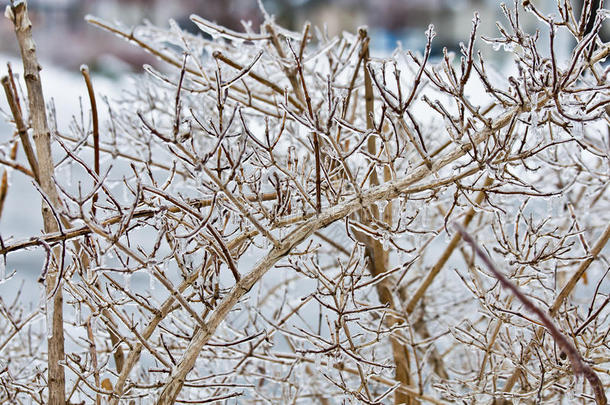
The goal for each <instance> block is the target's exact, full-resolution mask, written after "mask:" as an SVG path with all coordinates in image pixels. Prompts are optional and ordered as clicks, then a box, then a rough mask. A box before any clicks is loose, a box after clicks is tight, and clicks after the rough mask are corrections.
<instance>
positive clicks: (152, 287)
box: [148, 262, 165, 291]
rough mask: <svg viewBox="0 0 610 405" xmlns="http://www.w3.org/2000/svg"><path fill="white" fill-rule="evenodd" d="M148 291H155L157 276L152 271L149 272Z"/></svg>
mask: <svg viewBox="0 0 610 405" xmlns="http://www.w3.org/2000/svg"><path fill="white" fill-rule="evenodd" d="M163 265H164V266H165V262H164V263H163ZM148 289H149V290H150V291H154V290H155V276H154V275H153V272H152V270H151V271H149V272H148Z"/></svg>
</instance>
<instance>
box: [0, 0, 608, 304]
mask: <svg viewBox="0 0 610 405" xmlns="http://www.w3.org/2000/svg"><path fill="white" fill-rule="evenodd" d="M505 1H506V2H507V3H508V4H509V6H510V7H511V8H512V7H513V1H511V0H505ZM595 1H596V3H597V4H599V0H595ZM260 2H261V3H262V4H263V7H264V8H265V9H266V11H267V12H268V13H269V14H271V15H273V16H275V19H276V21H277V22H278V23H279V24H280V25H282V26H283V27H285V28H288V29H292V30H295V31H299V32H300V31H301V30H302V26H303V24H304V23H305V22H306V21H309V22H311V23H313V24H314V25H317V26H318V27H321V28H323V27H325V29H326V30H327V32H328V34H329V35H330V36H333V35H336V34H340V33H341V32H342V31H343V30H346V31H350V32H355V31H356V29H357V28H358V27H359V26H362V25H367V26H368V28H369V34H370V36H371V40H372V46H371V49H372V51H373V52H374V54H376V55H388V54H390V53H391V52H392V50H394V49H395V48H396V46H397V44H398V43H399V42H400V43H401V44H402V46H403V48H404V49H410V50H414V51H422V50H423V49H424V45H425V40H426V37H425V30H426V28H427V27H428V25H429V24H434V26H435V30H436V33H437V36H436V38H435V40H434V42H433V50H432V51H433V58H434V57H435V56H436V57H438V56H439V55H440V54H441V52H442V49H443V47H445V46H446V47H447V48H448V49H449V50H452V51H457V50H458V46H459V43H460V42H467V41H468V38H469V34H470V30H471V28H472V18H473V13H474V11H475V10H478V11H479V13H480V16H481V26H480V29H479V36H480V35H483V36H486V37H496V36H498V30H497V28H496V25H495V23H496V21H501V22H502V23H503V24H507V22H506V20H505V18H504V17H503V15H502V14H501V9H500V1H499V0H260ZM521 2H522V0H518V2H517V3H518V4H521ZM531 2H532V3H533V4H535V5H536V7H538V8H539V9H540V10H542V11H543V12H545V13H551V12H553V10H555V7H556V4H557V0H531ZM9 3H10V0H0V5H1V6H2V9H4V6H6V5H8V4H9ZM572 4H573V5H574V7H575V8H576V9H577V10H579V7H580V6H579V5H580V4H582V0H572ZM28 5H29V10H30V11H29V14H30V18H31V20H32V23H33V33H34V39H35V40H36V44H37V51H38V55H39V59H40V61H41V65H42V67H43V70H42V72H41V76H42V82H43V88H44V93H45V96H46V101H47V102H48V103H50V104H51V105H53V106H54V107H53V116H54V120H57V127H58V128H63V129H65V128H67V127H69V126H70V125H71V124H72V123H73V122H74V121H75V120H80V119H85V120H88V119H89V115H88V114H89V106H88V98H87V96H86V88H85V85H84V82H83V79H82V77H81V75H80V72H79V66H80V65H81V64H87V65H89V67H90V69H91V71H92V74H93V81H94V86H95V89H96V92H97V93H98V94H101V95H107V96H109V97H110V98H113V97H114V96H117V95H118V94H119V93H120V89H121V88H124V87H126V85H125V79H126V77H128V76H130V73H133V72H141V71H142V65H143V64H144V63H151V64H154V62H155V61H154V60H153V59H152V57H151V56H150V55H148V54H147V53H145V52H144V51H143V50H141V49H140V48H138V47H137V46H135V45H133V44H129V43H127V42H125V41H124V40H122V39H120V38H117V37H115V36H113V35H111V34H109V33H107V32H105V31H102V30H100V29H98V28H96V27H93V26H91V25H89V24H87V23H86V22H85V20H84V17H85V15H87V14H91V15H94V16H97V17H100V18H103V19H105V20H108V21H111V22H115V21H116V22H120V23H121V24H123V25H124V26H127V27H130V26H136V25H139V24H141V23H142V22H144V21H145V20H149V21H150V22H151V23H153V24H155V25H158V26H162V27H167V26H168V20H169V19H174V20H176V21H177V22H178V24H179V25H180V26H181V27H183V28H184V29H187V30H189V31H192V32H198V30H197V28H196V27H195V26H194V25H193V24H192V23H191V22H190V20H189V16H190V15H191V14H193V13H194V14H198V15H200V16H202V17H204V18H206V19H208V20H212V21H215V22H216V23H218V24H222V25H225V26H227V27H229V28H232V29H235V30H243V25H242V21H251V22H252V28H253V29H255V30H257V28H258V26H259V25H260V24H261V23H262V22H263V13H262V12H261V10H260V7H259V3H258V0H171V1H168V0H28ZM524 14H525V13H522V14H521V24H522V25H523V26H524V27H525V28H526V30H527V31H529V32H534V31H535V30H536V29H541V31H542V32H541V40H542V44H540V48H544V47H545V45H544V41H545V40H547V39H548V33H545V28H544V27H541V25H540V23H539V21H538V20H537V19H535V18H533V17H531V16H526V15H524ZM528 17H529V18H528ZM570 41H571V40H570V39H569V37H568V36H566V35H564V36H563V37H561V36H558V37H557V44H558V45H557V48H556V50H555V52H556V55H557V56H558V57H560V58H562V59H561V60H562V61H563V62H564V63H566V62H567V61H568V59H567V57H568V56H569V52H570V49H571V46H570V45H571V44H570ZM477 44H479V45H480V44H481V42H480V41H478V42H477ZM540 48H539V49H540ZM482 49H483V52H484V55H485V57H486V58H488V59H492V62H493V65H495V67H496V68H497V69H500V70H504V71H508V70H509V69H510V68H511V66H513V68H514V65H513V64H512V63H510V60H511V59H512V58H514V57H515V55H514V54H513V53H512V52H510V51H505V50H503V49H502V48H500V49H499V52H494V51H493V48H492V47H491V46H483V47H482ZM541 50H542V51H543V52H545V51H544V49H541ZM546 52H548V49H547V50H546ZM6 62H11V63H12V64H13V68H14V71H15V72H16V73H17V74H18V77H21V72H22V68H21V67H20V62H19V59H18V50H17V47H16V41H15V36H14V32H13V27H12V25H11V24H10V22H9V20H8V19H7V18H0V75H4V74H6V69H7V68H6ZM79 99H80V100H81V102H80V103H79ZM81 105H82V106H83V112H84V118H82V117H83V115H81ZM8 111H9V110H8V107H7V104H6V99H5V97H4V96H3V95H2V96H1V97H0V145H2V144H6V142H7V140H9V139H10V138H11V137H12V136H13V135H14V127H13V126H12V125H11V124H10V120H11V116H10V114H9V113H8ZM2 148H3V147H0V155H4V153H5V152H6V151H5V150H4V149H2ZM57 156H60V154H58V155H57ZM18 160H19V161H24V157H23V155H22V152H21V148H20V151H19V156H18ZM59 170H60V173H59V174H58V175H59V176H64V177H67V178H69V177H71V175H70V174H69V173H68V174H66V173H65V172H61V170H62V169H61V168H60V169H59ZM2 171H4V167H0V172H2ZM8 173H9V183H10V184H11V187H10V190H9V192H8V196H7V200H6V204H5V207H4V211H3V213H2V217H1V218H0V237H1V238H2V241H3V242H4V243H10V242H11V241H12V240H15V239H22V238H28V237H30V236H32V235H36V234H39V233H40V232H41V227H42V220H41V216H40V196H39V194H38V192H37V191H36V190H35V188H34V187H33V186H32V184H31V180H30V179H29V178H26V177H25V176H23V175H22V174H21V173H19V172H16V171H11V170H9V171H8ZM43 253H44V252H42V251H41V250H40V249H35V250H32V251H21V252H18V253H14V254H11V255H9V256H8V262H7V265H6V267H7V273H11V272H12V271H13V270H15V271H17V274H18V275H19V277H16V278H14V281H13V282H9V283H5V282H4V281H5V280H2V279H0V296H2V297H8V296H7V294H9V295H12V294H14V293H15V291H16V284H17V283H18V282H19V280H21V279H22V278H23V277H25V279H27V283H26V286H27V288H29V289H31V291H36V281H35V280H36V279H37V278H38V275H39V274H40V269H41V266H42V263H43V262H44V254H43ZM2 264H3V262H2V261H1V260H0V266H2ZM21 270H24V271H21ZM0 274H1V272H0ZM0 278H1V277H0ZM34 294H35V293H34ZM7 299H8V298H7Z"/></svg>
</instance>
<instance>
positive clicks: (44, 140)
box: [7, 2, 65, 405]
mask: <svg viewBox="0 0 610 405" xmlns="http://www.w3.org/2000/svg"><path fill="white" fill-rule="evenodd" d="M7 16H8V17H9V18H10V19H11V20H12V22H13V25H14V26H15V34H16V36H17V41H18V43H19V49H20V51H21V59H22V60H23V68H24V79H25V84H26V87H27V92H28V101H29V113H30V122H31V125H32V129H33V132H34V143H35V145H36V155H37V158H38V159H37V160H38V168H39V173H38V174H39V179H38V182H39V184H40V187H41V189H42V190H43V191H44V193H45V194H46V195H47V197H48V199H49V202H50V203H51V204H53V205H54V206H56V207H59V206H60V205H61V204H60V200H59V196H58V194H57V189H56V188H55V183H54V181H53V171H54V166H53V158H52V156H51V136H50V133H49V127H48V124H47V115H46V108H45V101H44V97H43V93H42V85H41V82H40V74H39V71H40V69H41V68H40V65H39V64H38V60H37V58H36V45H35V44H34V40H33V39H32V23H31V21H30V19H29V17H28V12H27V7H26V4H25V3H24V2H21V3H17V4H16V5H12V6H11V7H10V8H9V9H8V12H7ZM42 218H43V222H44V231H45V232H47V233H51V232H57V231H58V230H59V226H58V224H57V222H56V221H55V218H54V216H53V213H52V211H51V207H49V206H48V205H47V204H46V203H45V202H43V203H42ZM53 262H54V263H53V264H52V266H51V268H50V270H49V273H48V274H47V279H46V292H47V300H53V305H52V306H50V308H51V310H52V311H53V313H52V314H51V315H52V316H51V322H52V326H51V328H52V332H51V335H50V336H49V337H48V362H49V368H48V384H49V398H48V402H49V403H50V404H54V405H63V404H65V374H64V368H63V366H62V365H61V362H63V361H64V332H63V308H62V306H63V295H62V290H61V288H59V289H58V290H57V292H56V293H55V294H54V295H53V289H54V286H55V285H56V283H57V281H61V280H56V278H57V277H58V274H59V273H58V270H59V269H58V266H57V264H58V263H59V252H58V251H57V250H55V251H54V260H53Z"/></svg>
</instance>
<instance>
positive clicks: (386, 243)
mask: <svg viewBox="0 0 610 405" xmlns="http://www.w3.org/2000/svg"><path fill="white" fill-rule="evenodd" d="M381 243H382V246H383V250H385V251H387V250H388V249H389V248H390V234H389V233H388V232H383V234H382V236H381Z"/></svg>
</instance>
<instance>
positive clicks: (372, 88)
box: [0, 0, 610, 404]
mask: <svg viewBox="0 0 610 405" xmlns="http://www.w3.org/2000/svg"><path fill="white" fill-rule="evenodd" d="M584 3H585V4H584V6H583V11H582V13H581V14H580V15H578V14H577V13H575V12H574V10H573V8H572V5H571V3H570V2H569V1H566V0H562V1H559V2H558V8H557V14H555V15H554V16H547V15H545V14H543V13H542V12H540V11H539V10H538V9H537V8H536V7H535V5H534V4H533V3H531V2H529V1H524V2H523V4H517V2H515V4H514V6H513V8H507V7H504V6H502V7H503V8H502V10H503V12H504V14H505V17H506V22H505V24H504V25H498V27H499V30H500V37H499V38H496V39H487V40H486V42H488V43H490V44H489V45H486V46H503V47H504V49H505V50H508V51H510V52H511V53H512V62H513V66H512V69H506V68H504V69H502V70H500V71H499V72H496V71H494V70H493V68H492V67H491V66H489V65H487V64H484V61H483V58H482V57H481V55H480V54H479V53H478V51H477V48H476V47H475V41H477V40H478V37H477V28H478V26H479V18H478V16H477V15H475V17H474V19H473V29H472V34H471V36H470V38H469V40H468V43H467V44H462V45H461V46H460V55H455V54H452V53H449V52H447V51H445V52H444V53H443V55H442V56H441V57H440V59H439V60H438V61H436V62H434V63H433V62H431V61H430V59H431V58H430V50H431V46H432V41H433V37H434V31H433V28H432V27H430V29H429V30H428V31H427V32H426V37H427V46H426V48H425V51H424V52H423V54H416V53H412V52H409V51H404V50H401V49H398V50H396V51H395V52H394V53H393V54H392V55H391V56H388V57H385V58H375V57H371V54H370V51H369V37H368V34H367V31H366V29H364V28H363V29H360V30H359V31H358V33H357V34H356V35H352V34H348V33H345V34H342V35H340V36H338V37H333V38H329V37H327V36H326V35H325V34H324V33H323V32H321V31H319V30H316V29H313V28H311V27H310V26H309V25H306V26H305V27H304V29H303V31H302V32H301V33H295V32H289V31H287V30H285V29H282V28H281V27H278V26H277V25H275V24H274V22H273V19H272V18H271V17H269V16H266V21H265V23H264V25H263V26H262V27H261V29H260V31H259V32H255V31H254V30H252V29H246V31H245V32H234V31H231V30H228V29H226V28H223V27H220V26H217V25H215V24H213V23H211V22H209V21H207V20H205V19H203V18H201V17H198V16H193V17H192V20H193V21H194V22H195V23H196V24H197V25H198V26H199V27H200V28H201V30H202V31H203V33H204V34H205V35H204V36H201V35H199V36H194V35H191V34H188V33H186V32H184V31H182V30H180V28H178V27H177V26H176V25H175V24H172V25H171V27H170V29H168V30H163V29H159V28H156V27H151V26H142V27H137V28H136V29H133V30H129V29H123V28H121V27H119V26H114V25H111V24H109V23H106V22H104V21H101V20H99V19H96V18H93V17H88V20H89V22H90V23H92V24H94V25H96V26H99V27H101V28H103V29H105V30H108V31H110V32H112V33H114V34H116V35H118V36H120V37H123V38H125V39H126V40H128V41H131V42H133V43H135V44H136V45H138V46H140V47H141V48H143V49H144V50H146V51H147V52H149V53H151V54H153V55H155V56H156V57H158V59H159V60H161V61H163V62H164V63H165V66H166V67H167V69H165V70H158V69H155V68H153V67H146V70H147V73H146V74H145V75H144V76H143V77H141V78H140V79H139V80H138V81H137V83H135V84H134V85H133V86H132V87H131V88H130V89H129V90H127V91H126V92H125V93H124V94H123V97H122V99H121V100H119V101H117V102H115V103H109V106H108V114H107V115H108V120H107V122H105V123H103V124H102V125H99V124H98V121H99V118H98V110H101V108H99V106H97V104H96V96H95V92H94V91H93V85H92V82H91V78H90V77H89V74H88V70H87V69H86V67H83V69H82V71H83V75H84V77H85V79H86V84H87V86H88V88H89V90H90V91H89V95H90V100H89V101H90V103H91V106H92V108H91V111H92V112H91V117H92V124H91V125H90V127H89V128H86V127H82V128H73V129H72V130H71V131H65V130H63V129H61V128H60V129H55V128H52V129H51V130H49V126H48V124H47V116H48V115H49V112H48V111H47V110H46V109H45V103H44V98H43V97H42V90H41V86H40V78H39V75H38V62H37V61H36V56H35V53H34V47H33V43H32V41H31V33H30V23H29V19H28V18H27V10H26V6H25V4H24V3H18V4H16V5H12V6H10V7H9V8H8V9H7V10H8V11H7V14H8V16H9V18H11V19H12V20H13V23H14V25H15V28H16V34H17V39H18V42H19V44H20V47H21V50H22V57H23V64H24V69H25V71H24V76H23V78H24V79H25V84H26V87H27V97H21V98H19V97H18V96H17V94H18V92H17V86H16V85H15V81H16V79H15V78H14V77H13V75H12V73H11V74H10V75H8V76H6V77H5V78H3V82H2V83H3V86H4V89H5V92H6V95H7V97H8V100H9V102H10V103H11V112H12V116H13V122H14V124H15V128H16V136H15V137H14V139H11V140H9V141H7V142H6V143H5V146H6V147H5V151H6V150H8V149H7V148H9V147H10V148H13V149H15V148H16V147H17V146H16V145H17V144H20V147H21V148H23V150H24V151H25V156H26V157H27V162H21V161H20V160H19V159H16V156H17V155H16V154H12V155H10V156H9V154H8V152H5V155H4V156H3V157H2V159H3V160H2V162H3V164H5V165H7V166H11V167H13V168H17V169H19V170H20V171H21V172H22V173H24V174H25V175H27V176H29V178H28V177H19V179H20V181H21V180H23V181H28V182H29V181H30V179H34V180H35V181H34V184H35V186H36V188H37V190H38V191H39V192H40V195H41V196H42V208H43V219H44V233H43V234H42V235H33V236H32V238H30V239H27V240H23V241H14V240H11V241H5V242H3V243H2V247H1V249H0V252H1V253H2V254H3V255H4V256H5V261H6V257H7V255H8V257H9V258H10V255H11V252H14V251H19V250H23V249H42V250H43V251H44V252H46V257H47V260H46V262H45V263H44V265H43V270H42V277H41V282H42V284H43V285H44V291H45V300H44V302H45V303H46V304H45V305H43V306H42V308H37V309H35V310H34V311H33V312H31V313H30V312H28V311H27V310H26V308H25V307H24V306H23V305H21V304H20V301H19V300H17V301H16V302H15V303H14V304H12V305H8V304H6V303H2V313H3V318H2V321H1V324H0V326H1V328H2V330H3V336H4V338H3V341H2V343H0V344H1V346H0V347H1V348H2V352H1V358H2V361H3V362H4V364H5V368H4V370H3V371H2V374H1V375H0V378H1V381H2V387H3V390H2V394H0V395H1V397H2V398H3V400H4V401H12V402H22V401H31V402H40V403H43V402H48V403H53V404H63V403H66V402H70V403H76V402H79V401H84V402H90V401H93V400H95V401H96V403H101V402H103V401H107V402H110V403H119V402H125V403H130V401H136V400H139V401H140V402H143V403H148V402H150V401H152V400H153V398H154V400H156V401H157V403H160V404H169V403H174V402H175V401H177V402H186V403H203V402H213V401H223V400H224V401H231V400H233V401H239V402H242V401H243V402H271V403H294V402H299V403H310V402H314V401H315V402H319V403H323V404H327V403H335V402H336V403H342V402H362V403H384V402H390V401H392V400H393V401H394V403H407V404H415V403H420V402H421V403H427V402H429V403H446V402H447V401H449V402H458V401H463V402H465V403H466V402H468V403H471V402H472V403H488V402H489V401H491V400H494V401H498V402H502V401H507V402H511V401H513V400H514V401H517V402H518V401H521V400H527V401H537V402H547V403H557V402H560V401H562V400H565V399H566V398H572V397H573V398H579V399H582V400H583V401H586V400H589V401H590V400H592V399H595V401H596V402H597V403H600V404H601V403H606V399H605V394H604V387H603V385H604V383H605V384H607V383H608V378H607V376H608V371H609V368H608V344H609V343H610V338H609V337H608V335H609V333H608V331H609V330H610V329H609V325H608V312H607V309H606V305H607V304H608V301H609V300H610V298H606V297H607V281H605V279H606V274H607V260H606V258H605V257H604V256H603V255H602V251H603V249H604V247H605V245H606V243H607V241H608V238H609V237H610V222H609V220H610V216H609V214H608V212H609V210H608V205H606V203H607V202H608V194H607V192H606V187H607V185H608V176H609V173H610V171H609V167H608V163H609V156H610V155H609V154H608V130H607V125H608V123H607V120H608V113H607V109H606V106H607V103H608V100H609V97H608V94H609V93H608V85H607V84H606V70H604V68H603V66H602V63H603V61H604V60H605V58H606V57H607V55H608V53H609V52H610V47H609V46H608V45H606V44H604V43H603V42H602V41H601V39H600V37H599V32H600V29H601V26H602V23H603V21H604V18H605V17H606V15H607V14H606V11H605V10H601V11H599V12H598V13H597V14H595V13H594V12H593V11H592V1H585V2H584ZM524 12H526V13H530V14H533V15H535V16H536V17H537V18H539V20H540V21H541V24H542V26H543V28H544V29H541V30H540V31H536V32H535V33H528V32H526V31H525V30H524V29H523V28H522V27H521V25H520V14H522V13H524ZM589 21H592V24H591V26H589V28H588V25H587V24H588V22H589ZM559 32H563V33H564V34H565V33H568V34H570V35H571V36H572V37H573V38H574V39H575V44H574V45H573V46H572V47H571V52H570V53H569V59H567V60H559V59H558V57H557V56H556V51H557V50H556V48H557V47H558V45H557V44H556V41H555V37H556V35H557V34H558V33H559ZM547 40H548V41H549V44H550V46H549V47H548V52H545V51H544V50H543V48H544V45H543V41H547ZM510 70H512V71H514V72H515V73H514V74H513V75H510V74H505V73H504V72H506V71H510ZM26 99H27V101H28V103H27V104H26V103H25V102H23V101H24V100H26ZM20 100H21V102H20ZM30 137H33V141H34V144H35V145H34V146H31V144H30V143H31V141H30ZM34 149H35V152H34ZM15 150H16V149H15ZM52 150H54V151H55V154H53V153H52ZM92 152H93V153H92ZM67 166H72V167H74V168H75V170H77V171H80V175H79V176H80V177H79V179H80V181H79V182H78V183H77V184H72V185H70V184H67V181H66V179H65V178H64V177H65V176H61V175H60V174H61V173H63V172H62V170H64V169H65V168H66V167H67ZM58 173H59V174H58ZM7 189H8V183H6V182H5V183H4V186H3V188H2V190H1V191H2V194H3V195H6V192H7ZM596 218H597V219H596ZM464 242H466V243H464ZM64 299H65V302H64V301H63V300H64ZM68 307H71V308H73V310H68V309H67V308H68ZM64 310H66V314H65V316H64ZM39 314H46V324H47V325H48V326H47V328H46V329H45V328H38V325H39V323H36V322H37V319H39V318H38V315H39ZM28 342H29V343H28ZM32 348H36V349H34V350H32ZM45 348H48V350H47V351H45ZM45 368H46V369H47V370H48V374H47V376H45V374H44V372H43V371H44V369H45ZM33 370H37V371H33ZM579 375H582V376H583V377H584V379H583V380H582V381H583V382H584V383H583V384H580V383H579V380H578V376H579ZM600 376H601V378H602V379H601V380H600Z"/></svg>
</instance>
